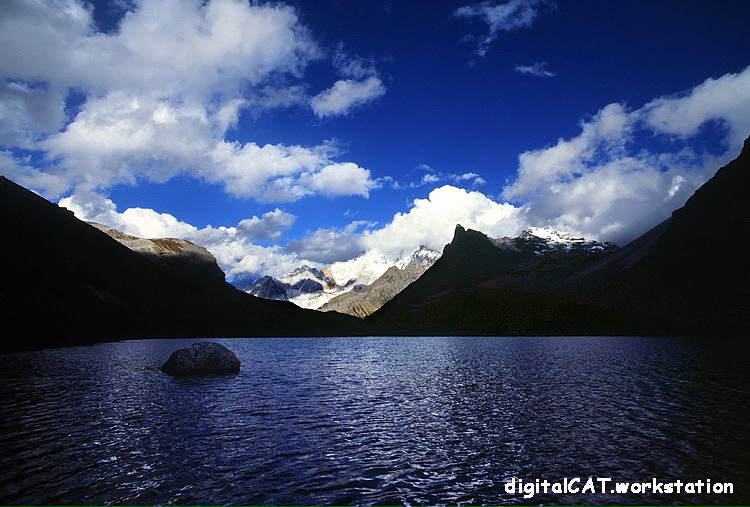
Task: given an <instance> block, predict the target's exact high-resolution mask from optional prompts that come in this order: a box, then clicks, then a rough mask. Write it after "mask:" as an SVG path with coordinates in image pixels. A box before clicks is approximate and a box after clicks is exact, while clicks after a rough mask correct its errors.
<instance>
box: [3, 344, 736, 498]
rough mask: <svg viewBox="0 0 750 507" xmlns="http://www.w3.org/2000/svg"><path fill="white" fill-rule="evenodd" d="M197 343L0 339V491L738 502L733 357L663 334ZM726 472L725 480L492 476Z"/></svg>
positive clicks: (18, 494)
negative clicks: (11, 346)
mask: <svg viewBox="0 0 750 507" xmlns="http://www.w3.org/2000/svg"><path fill="white" fill-rule="evenodd" d="M195 341H197V340H150V341H128V342H120V343H108V344H101V345H95V346H91V347H72V348H65V349H58V350H45V351H39V352H28V353H19V354H6V355H0V396H1V399H0V402H1V405H0V504H139V505H143V504H183V505H184V504H213V505H217V504H274V505H279V504H287V505H288V504H306V505H311V504H336V505H341V504H506V503H511V504H513V503H523V504H532V505H537V504H540V503H545V504H546V503H563V504H591V503H597V504H606V503H618V504H653V503H658V504H671V503H679V504H686V503H687V504H713V503H724V504H742V503H744V504H747V503H748V502H750V458H749V457H748V451H750V434H749V432H748V428H749V425H750V368H748V366H749V362H748V356H747V354H745V353H737V352H736V351H734V350H732V349H730V348H728V347H719V346H714V345H711V344H710V343H706V342H700V341H693V340H682V339H672V338H636V337H565V338H560V337H544V338H505V337H498V338H488V337H485V338H468V337H449V338H445V337H443V338H310V339H307V338H302V339H300V338H297V339H294V338H292V339H284V338H269V339H233V340H216V341H219V342H221V343H224V344H225V345H227V346H228V347H230V348H231V349H232V350H233V351H235V353H236V354H237V356H238V357H239V358H240V359H241V361H242V369H241V371H240V373H239V374H237V375H232V376H225V377H213V378H201V379H192V380H176V379H173V378H171V377H168V376H166V375H164V374H162V373H161V372H160V371H159V367H160V365H161V364H162V363H163V361H164V360H166V358H167V357H168V356H169V354H170V353H171V352H172V351H173V350H176V349H177V348H180V347H183V346H187V345H189V344H191V343H193V342H195ZM514 477H515V478H520V479H522V480H524V481H532V482H533V481H534V480H535V479H540V480H543V479H546V480H549V481H550V482H555V481H562V480H563V479H565V478H581V482H580V485H581V486H583V485H584V482H585V481H586V480H587V478H589V477H593V478H595V479H598V478H611V479H612V480H613V482H614V481H622V482H631V481H632V482H636V481H637V482H652V479H657V480H658V481H661V482H663V483H667V482H673V481H676V480H681V481H683V482H688V481H697V480H703V481H705V480H706V479H710V480H711V481H714V483H716V482H732V483H733V487H734V494H731V495H726V494H713V493H712V494H706V493H705V492H704V493H703V494H686V493H685V492H682V493H681V494H677V493H672V494H666V493H656V494H654V493H653V492H650V491H645V492H636V493H632V492H631V493H628V494H613V493H611V492H609V491H606V492H604V493H602V492H600V491H596V492H595V493H590V492H586V493H581V492H579V493H578V494H573V493H568V494H565V493H550V492H548V493H547V494H539V495H535V496H533V497H532V498H523V496H522V494H521V493H518V492H516V493H509V492H507V491H506V483H507V482H508V481H509V480H511V479H512V478H514Z"/></svg>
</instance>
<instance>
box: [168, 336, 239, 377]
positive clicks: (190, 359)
mask: <svg viewBox="0 0 750 507" xmlns="http://www.w3.org/2000/svg"><path fill="white" fill-rule="evenodd" d="M161 371H163V372H164V373H166V374H167V375H172V376H173V377H195V376H200V375H226V374H230V373H238V372H239V371H240V360H239V359H237V356H235V355H234V352H232V351H231V350H229V349H228V348H226V347H225V346H224V345H221V344H220V343H215V342H198V343H194V344H193V345H191V346H190V347H185V348H184V349H179V350H175V351H174V352H172V355H171V356H169V359H167V362H166V363H164V364H163V365H162V367H161Z"/></svg>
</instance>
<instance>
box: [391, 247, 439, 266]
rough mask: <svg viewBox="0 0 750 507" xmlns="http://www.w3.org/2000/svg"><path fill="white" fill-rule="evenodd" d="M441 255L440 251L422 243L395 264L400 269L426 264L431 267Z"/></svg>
mask: <svg viewBox="0 0 750 507" xmlns="http://www.w3.org/2000/svg"><path fill="white" fill-rule="evenodd" d="M440 255H441V254H440V252H437V251H435V250H432V249H430V248H427V247H426V246H424V245H421V246H420V247H419V248H418V249H417V250H415V251H414V252H413V253H412V254H411V255H410V256H408V257H406V258H404V259H401V260H398V261H396V263H395V266H396V267H397V268H398V269H410V268H420V267H424V266H427V267H429V266H432V265H433V264H434V263H435V261H436V260H438V259H439V258H440ZM425 269H427V268H425Z"/></svg>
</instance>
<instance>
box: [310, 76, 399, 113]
mask: <svg viewBox="0 0 750 507" xmlns="http://www.w3.org/2000/svg"><path fill="white" fill-rule="evenodd" d="M383 95H385V85H384V84H383V82H382V81H381V80H380V78H379V77H376V76H370V77H368V78H366V79H363V80H361V81H358V80H354V79H341V80H339V81H336V82H335V83H334V84H333V86H332V87H331V88H329V89H327V90H324V91H322V92H320V93H319V94H318V95H316V96H315V97H313V98H312V100H311V101H310V106H311V107H312V109H313V111H314V112H315V114H316V115H317V116H318V117H320V118H325V117H328V116H340V115H345V114H347V113H349V111H350V110H351V109H353V108H355V107H357V106H361V105H363V104H367V103H368V102H372V101H373V100H375V99H377V98H378V97H382V96H383Z"/></svg>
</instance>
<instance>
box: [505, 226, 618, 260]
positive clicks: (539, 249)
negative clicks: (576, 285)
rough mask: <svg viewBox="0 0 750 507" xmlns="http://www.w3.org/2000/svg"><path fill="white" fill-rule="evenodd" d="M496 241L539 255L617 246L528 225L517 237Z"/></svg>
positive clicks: (599, 250)
mask: <svg viewBox="0 0 750 507" xmlns="http://www.w3.org/2000/svg"><path fill="white" fill-rule="evenodd" d="M494 241H495V244H497V245H498V246H500V247H501V248H508V247H511V248H516V249H521V250H530V251H532V252H534V253H535V254H537V255H544V254H548V253H552V252H554V251H586V252H603V251H610V250H614V249H616V248H617V246H616V245H614V244H612V243H606V242H601V241H595V240H591V239H586V238H583V237H581V236H576V235H574V234H570V233H568V232H563V231H559V230H557V229H553V228H551V227H527V228H526V229H524V230H523V231H521V233H520V234H519V235H518V236H517V237H515V238H508V237H504V238H499V239H496V240H494Z"/></svg>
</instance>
